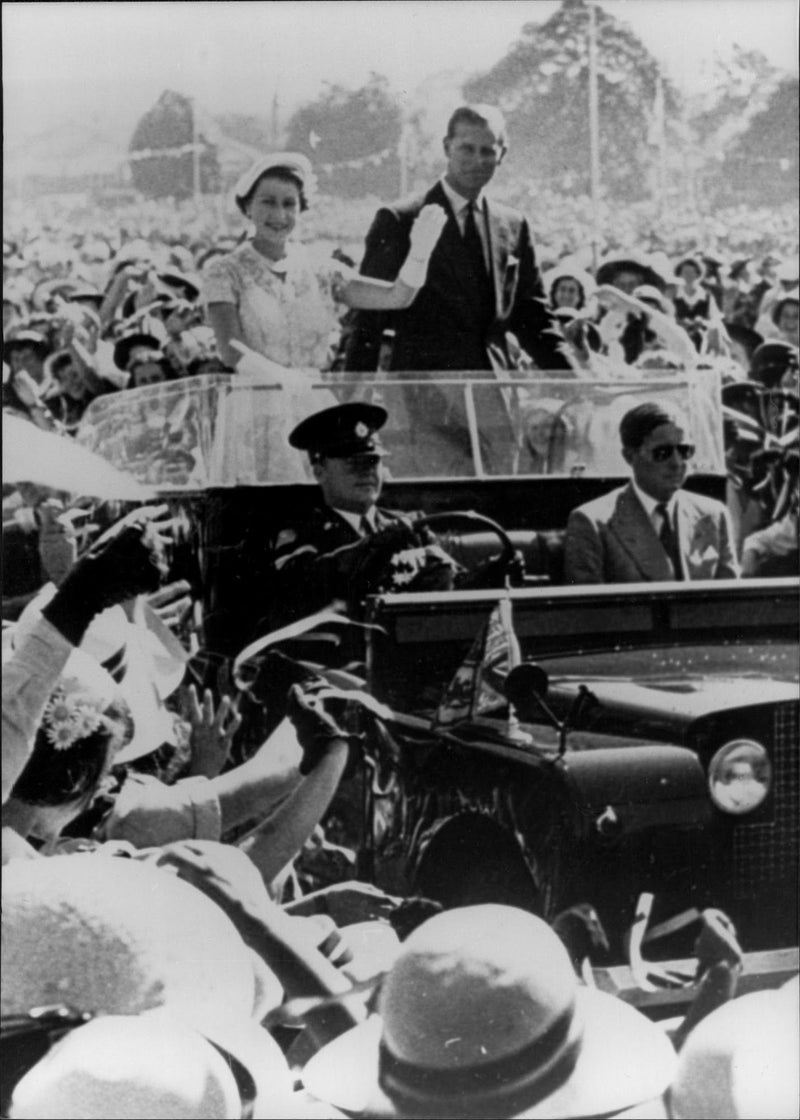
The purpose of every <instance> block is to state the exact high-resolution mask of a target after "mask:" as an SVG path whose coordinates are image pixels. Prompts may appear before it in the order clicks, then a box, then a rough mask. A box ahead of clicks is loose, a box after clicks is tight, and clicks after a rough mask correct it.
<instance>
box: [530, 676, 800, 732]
mask: <svg viewBox="0 0 800 1120" xmlns="http://www.w3.org/2000/svg"><path fill="white" fill-rule="evenodd" d="M580 685H585V686H586V687H587V688H588V689H589V690H590V692H592V693H593V694H594V695H595V696H596V697H597V699H598V701H599V702H600V704H601V705H603V707H610V708H613V709H614V710H615V711H617V712H619V711H625V710H629V711H631V712H641V711H648V712H652V713H653V714H654V715H660V716H664V717H670V718H671V719H676V720H679V721H681V722H684V721H686V722H689V721H694V720H696V719H700V718H701V717H702V716H706V715H710V714H711V713H713V712H718V711H720V710H723V709H724V710H726V711H730V710H731V709H734V708H747V707H751V706H753V705H758V704H778V703H785V702H790V701H792V700H796V699H797V698H798V688H797V685H795V684H791V683H788V682H784V681H765V680H757V679H752V680H748V679H744V680H743V679H742V678H741V677H739V678H729V679H727V680H726V679H722V678H720V677H697V678H694V679H686V678H671V679H670V678H668V677H664V678H662V679H653V678H650V679H646V680H625V679H620V678H619V677H616V678H610V677H589V676H582V677H580V678H574V679H572V680H569V679H565V678H555V677H553V678H551V691H552V694H553V695H554V696H561V697H565V698H566V697H568V696H571V695H577V692H578V688H579V687H580Z"/></svg>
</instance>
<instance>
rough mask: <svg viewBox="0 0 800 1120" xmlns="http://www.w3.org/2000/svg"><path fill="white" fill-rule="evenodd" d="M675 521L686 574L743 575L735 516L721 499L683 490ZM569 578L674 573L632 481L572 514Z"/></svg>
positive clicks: (608, 579) (621, 579)
mask: <svg viewBox="0 0 800 1120" xmlns="http://www.w3.org/2000/svg"><path fill="white" fill-rule="evenodd" d="M676 525H677V532H678V547H679V549H680V554H681V564H682V567H683V578H684V579H734V578H736V577H737V576H738V575H739V564H738V562H737V559H736V554H735V552H734V546H733V530H732V528H731V521H730V516H729V514H728V511H727V509H726V508H725V506H724V505H722V503H721V502H717V501H715V500H714V499H713V498H706V497H703V496H701V495H699V494H691V493H689V492H688V491H687V490H679V491H678V494H677V511H676ZM565 578H566V582H567V583H644V582H649V581H657V580H671V579H672V578H673V576H672V572H671V568H670V565H669V561H668V560H667V556H666V553H665V552H664V549H663V547H662V544H661V541H660V540H659V537H658V534H657V533H656V531H655V529H654V527H653V523H652V522H651V520H650V518H649V517H648V515H647V513H646V511H645V510H644V508H643V506H642V504H641V502H640V501H639V499H638V498H637V497H636V493H635V491H634V489H633V487H632V486H631V484H630V483H628V484H627V485H626V486H623V487H622V488H621V489H619V490H613V491H612V492H611V493H610V494H604V495H603V496H602V497H600V498H596V499H595V500H594V501H592V502H587V503H586V505H583V506H579V507H578V509H576V510H573V512H572V513H571V514H570V517H569V520H568V522H567V535H566V544H565Z"/></svg>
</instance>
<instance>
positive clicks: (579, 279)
mask: <svg viewBox="0 0 800 1120" xmlns="http://www.w3.org/2000/svg"><path fill="white" fill-rule="evenodd" d="M565 279H569V280H574V281H575V282H576V283H577V284H578V285H579V286H580V288H581V289H582V291H583V297H584V300H587V299H589V298H590V296H592V295H593V294H594V289H595V280H594V277H593V276H591V275H590V274H589V273H588V272H586V271H585V270H584V269H582V268H578V266H577V265H576V264H573V263H572V262H571V261H569V260H563V261H559V263H558V264H557V265H556V266H555V267H554V268H551V269H550V271H549V272H547V273H545V274H544V276H542V284H543V285H544V290H545V291H546V292H548V294H549V295H550V296H551V297H552V294H553V288H554V287H555V285H556V284H557V283H558V281H559V280H565Z"/></svg>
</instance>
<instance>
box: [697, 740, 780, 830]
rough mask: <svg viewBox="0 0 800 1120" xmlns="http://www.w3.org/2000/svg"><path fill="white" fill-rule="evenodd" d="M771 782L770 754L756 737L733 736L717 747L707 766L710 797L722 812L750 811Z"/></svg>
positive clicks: (763, 795)
mask: <svg viewBox="0 0 800 1120" xmlns="http://www.w3.org/2000/svg"><path fill="white" fill-rule="evenodd" d="M771 785H772V765H771V763H770V761H769V755H768V754H767V751H766V749H765V748H764V747H763V746H762V745H761V743H757V742H756V741H755V739H732V740H731V742H730V743H726V744H725V746H724V747H720V749H719V750H718V751H717V753H716V754H715V755H714V757H713V758H712V759H711V764H710V766H709V767H708V789H709V792H710V794H711V800H712V801H713V802H714V804H715V805H716V806H717V808H718V809H722V811H723V813H734V814H736V815H737V816H740V815H742V814H743V813H752V811H753V809H757V808H758V806H759V805H760V804H761V803H762V801H763V800H764V798H765V797H766V796H767V794H768V793H769V789H770V786H771Z"/></svg>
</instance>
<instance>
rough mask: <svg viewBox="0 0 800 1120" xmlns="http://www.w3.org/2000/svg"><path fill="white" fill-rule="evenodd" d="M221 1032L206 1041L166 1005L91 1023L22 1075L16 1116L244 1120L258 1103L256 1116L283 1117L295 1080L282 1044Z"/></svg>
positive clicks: (28, 1119) (242, 1032)
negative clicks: (246, 1106) (245, 1108)
mask: <svg viewBox="0 0 800 1120" xmlns="http://www.w3.org/2000/svg"><path fill="white" fill-rule="evenodd" d="M220 1034H221V1037H220V1036H219V1035H218V1036H217V1037H215V1036H213V1035H212V1036H210V1037H209V1036H208V1035H207V1034H205V1033H203V1032H200V1031H198V1030H196V1029H194V1028H193V1027H192V1026H191V1025H189V1024H187V1023H186V1022H185V1021H183V1020H182V1019H180V1018H179V1017H177V1016H175V1015H174V1014H173V1013H172V1012H171V1011H170V1009H169V1008H156V1009H154V1010H151V1011H145V1012H143V1013H142V1014H141V1015H132V1016H115V1015H108V1016H104V1017H102V1018H98V1019H94V1020H93V1021H92V1022H90V1023H87V1024H86V1025H85V1026H81V1027H78V1028H77V1029H76V1030H73V1031H72V1032H71V1033H69V1034H68V1035H66V1036H65V1037H64V1038H62V1039H61V1040H60V1041H59V1042H57V1043H56V1045H55V1046H54V1047H53V1048H52V1050H50V1051H49V1053H47V1054H46V1055H45V1056H44V1057H43V1058H42V1059H41V1060H40V1061H39V1062H37V1064H36V1065H35V1066H33V1067H32V1068H31V1069H30V1070H29V1071H28V1072H27V1073H26V1074H25V1076H24V1077H23V1078H22V1079H21V1080H20V1081H19V1083H18V1084H17V1086H16V1088H15V1090H14V1094H13V1097H12V1100H11V1108H10V1115H11V1116H12V1117H15V1118H16V1120H34V1118H35V1117H49V1118H51V1120H61V1118H64V1120H67V1118H71V1117H77V1116H80V1117H83V1118H85V1120H89V1118H97V1120H105V1118H109V1120H115V1118H119V1120H123V1118H125V1120H127V1118H130V1120H137V1118H150V1117H152V1118H153V1120H171V1118H172V1117H175V1118H176V1120H177V1118H179V1117H181V1118H182V1117H197V1118H205V1117H209V1118H211V1117H219V1118H228V1117H230V1118H231V1120H237V1118H238V1117H240V1116H241V1115H242V1111H243V1109H242V1106H243V1103H247V1102H253V1101H256V1100H257V1101H258V1102H259V1106H258V1109H257V1111H256V1115H258V1116H264V1115H272V1116H278V1115H283V1114H284V1113H283V1112H282V1111H280V1106H281V1104H283V1105H284V1106H285V1105H286V1104H288V1103H289V1102H290V1100H291V1092H292V1082H291V1077H290V1074H289V1068H288V1065H287V1063H286V1059H285V1058H284V1056H283V1053H282V1052H281V1049H280V1047H279V1046H278V1044H277V1042H275V1040H274V1039H273V1038H272V1037H271V1036H270V1035H269V1034H268V1033H267V1032H266V1031H265V1030H263V1029H262V1028H261V1027H259V1026H258V1025H257V1024H255V1023H252V1022H248V1021H247V1020H235V1021H233V1020H230V1021H228V1020H225V1021H224V1022H223V1024H222V1031H221V1032H220ZM165 1058H166V1060H165ZM237 1074H238V1076H237Z"/></svg>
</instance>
